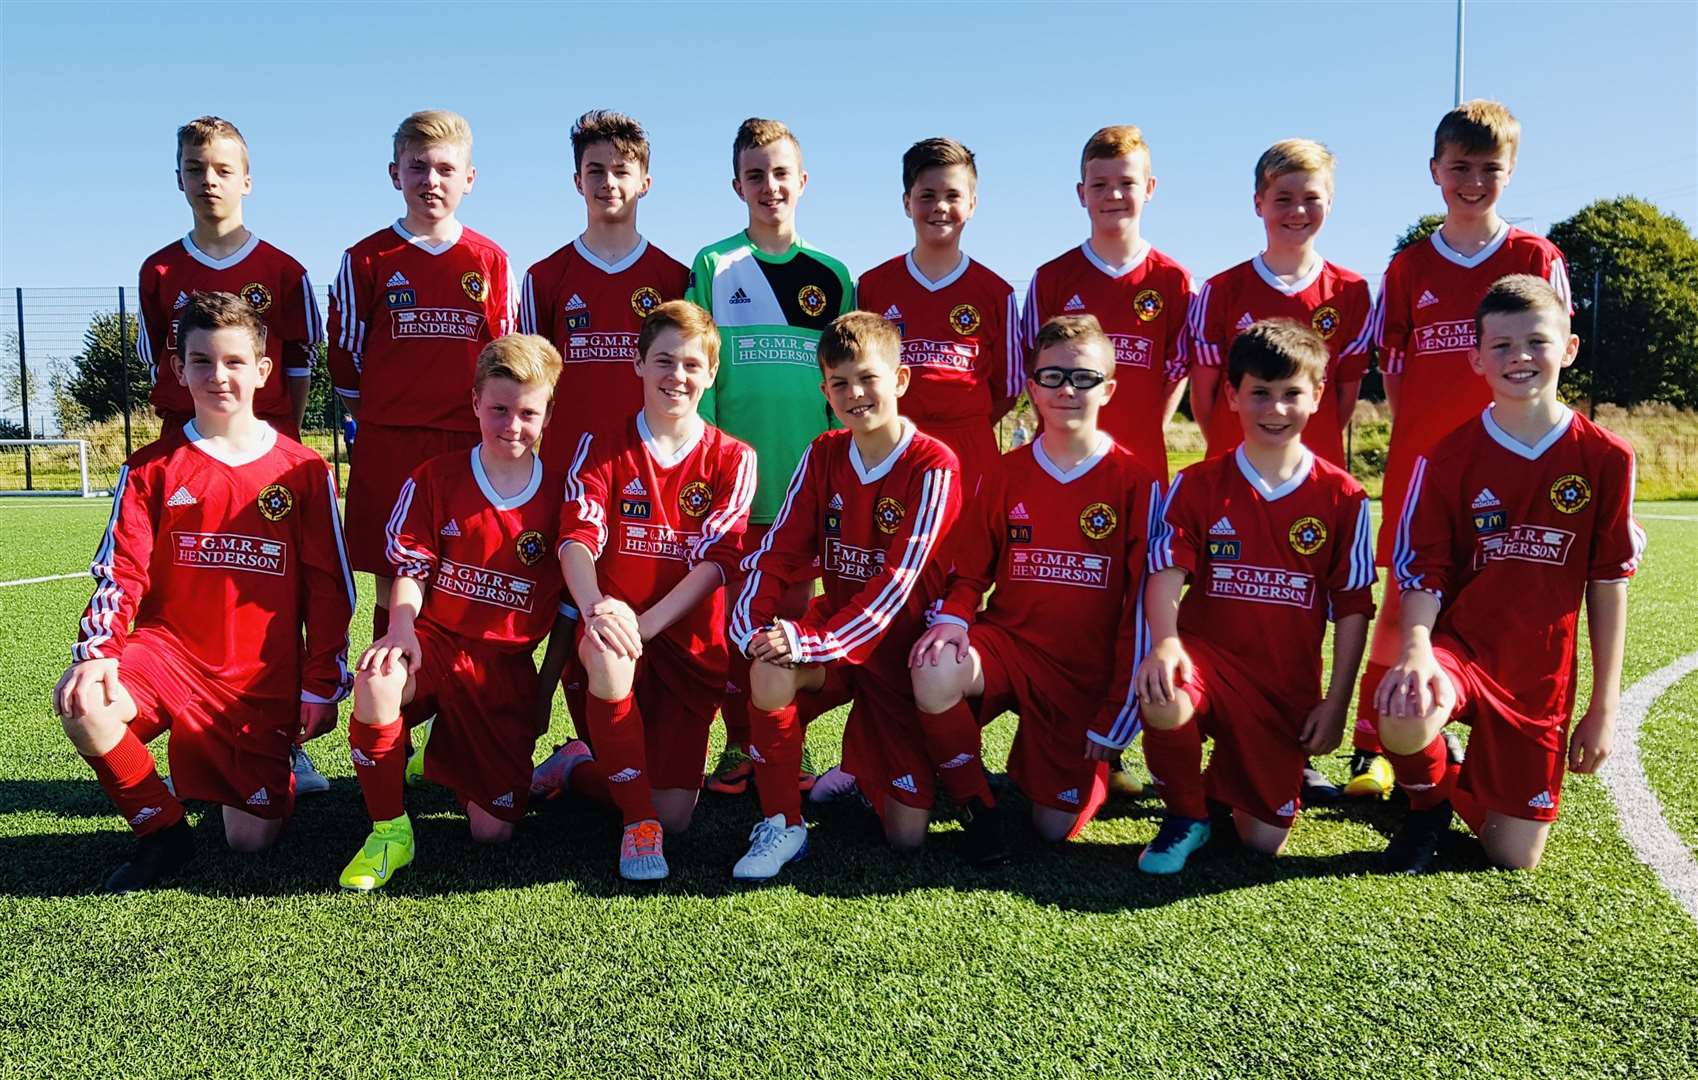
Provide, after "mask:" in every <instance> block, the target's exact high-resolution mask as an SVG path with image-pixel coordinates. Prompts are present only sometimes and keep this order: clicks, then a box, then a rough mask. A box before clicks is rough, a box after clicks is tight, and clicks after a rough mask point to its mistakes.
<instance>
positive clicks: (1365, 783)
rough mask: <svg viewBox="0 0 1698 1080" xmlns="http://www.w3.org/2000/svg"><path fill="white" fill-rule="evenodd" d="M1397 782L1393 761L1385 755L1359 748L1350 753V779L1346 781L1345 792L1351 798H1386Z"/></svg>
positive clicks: (1389, 795)
mask: <svg viewBox="0 0 1698 1080" xmlns="http://www.w3.org/2000/svg"><path fill="white" fill-rule="evenodd" d="M1396 782H1397V778H1396V777H1395V776H1393V775H1392V771H1391V762H1389V761H1387V760H1386V759H1385V756H1384V755H1382V754H1370V753H1367V752H1366V751H1362V750H1358V751H1356V752H1355V753H1353V754H1351V755H1350V779H1349V780H1348V781H1346V782H1345V785H1344V794H1345V797H1346V798H1350V799H1386V798H1390V797H1391V789H1392V785H1393V784H1395V783H1396Z"/></svg>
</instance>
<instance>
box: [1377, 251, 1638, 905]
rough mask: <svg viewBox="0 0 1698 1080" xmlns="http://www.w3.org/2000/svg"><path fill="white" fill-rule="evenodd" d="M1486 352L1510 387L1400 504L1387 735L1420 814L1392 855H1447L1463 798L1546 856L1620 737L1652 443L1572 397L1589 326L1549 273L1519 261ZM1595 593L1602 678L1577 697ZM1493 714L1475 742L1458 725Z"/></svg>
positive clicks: (1445, 444)
mask: <svg viewBox="0 0 1698 1080" xmlns="http://www.w3.org/2000/svg"><path fill="white" fill-rule="evenodd" d="M1475 320H1476V323H1475V325H1476V327H1477V332H1476V334H1475V345H1474V348H1473V352H1472V356H1473V359H1472V360H1471V362H1470V366H1471V367H1472V368H1473V371H1474V373H1475V374H1476V375H1478V376H1480V377H1481V378H1482V379H1483V381H1484V382H1485V383H1486V385H1487V386H1488V387H1489V388H1490V389H1491V393H1492V403H1491V404H1490V405H1488V406H1487V407H1486V408H1484V409H1482V410H1481V412H1480V414H1479V415H1478V416H1477V417H1476V418H1474V419H1473V420H1470V421H1469V422H1467V423H1465V424H1463V425H1462V426H1461V427H1459V428H1457V429H1456V430H1455V431H1453V432H1451V433H1450V434H1449V435H1447V436H1445V437H1444V438H1443V439H1441V440H1439V443H1438V445H1437V446H1435V447H1434V448H1433V449H1432V450H1431V451H1430V452H1429V453H1427V454H1423V455H1422V456H1420V457H1418V458H1417V459H1416V460H1415V466H1414V469H1413V471H1412V474H1411V480H1410V484H1409V495H1408V498H1407V499H1406V500H1405V501H1404V504H1403V510H1402V513H1400V514H1399V515H1398V519H1397V520H1398V525H1397V550H1396V560H1395V570H1396V574H1397V584H1398V587H1399V588H1400V589H1401V590H1402V592H1403V604H1402V626H1401V630H1402V638H1403V644H1402V657H1401V659H1400V660H1399V661H1398V662H1397V663H1396V664H1395V665H1394V666H1393V667H1392V668H1391V670H1390V671H1389V672H1387V674H1386V677H1385V679H1384V680H1383V681H1382V682H1381V683H1380V686H1379V687H1378V696H1377V700H1376V702H1375V705H1376V707H1377V708H1378V710H1379V713H1380V737H1381V738H1382V739H1383V740H1384V741H1385V746H1386V751H1387V754H1388V755H1389V756H1390V758H1391V762H1392V767H1393V768H1394V769H1395V770H1396V772H1397V782H1398V785H1399V786H1400V787H1402V788H1403V789H1404V790H1405V791H1406V792H1407V793H1408V795H1409V815H1408V818H1407V819H1406V821H1405V823H1404V826H1403V827H1402V828H1401V829H1400V830H1399V831H1398V833H1397V834H1396V835H1395V836H1394V837H1393V838H1392V841H1391V844H1390V846H1389V847H1388V848H1387V849H1386V868H1387V869H1389V870H1392V871H1395V872H1403V873H1413V872H1418V871H1420V870H1424V869H1426V868H1427V867H1428V866H1429V865H1430V864H1431V862H1432V859H1433V856H1434V852H1435V850H1436V848H1437V845H1438V842H1439V838H1440V837H1441V836H1442V835H1443V833H1444V832H1445V831H1446V830H1447V829H1448V828H1449V825H1450V816H1451V811H1452V808H1453V807H1454V809H1455V810H1456V812H1457V813H1458V814H1459V815H1460V816H1461V817H1462V819H1463V820H1464V821H1465V822H1467V823H1468V825H1469V827H1470V828H1472V829H1473V830H1474V831H1475V833H1476V834H1478V835H1479V837H1480V838H1481V841H1482V842H1483V844H1484V845H1485V849H1486V854H1487V856H1488V857H1489V858H1490V859H1491V860H1492V862H1494V863H1496V864H1497V865H1499V866H1504V867H1510V868H1517V869H1530V868H1532V867H1534V866H1536V865H1537V864H1538V862H1539V857H1540V855H1541V854H1542V853H1543V851H1544V847H1545V841H1546V839H1547V838H1548V837H1549V835H1550V827H1551V823H1552V822H1553V821H1555V820H1556V816H1557V807H1558V805H1559V803H1560V801H1561V798H1562V778H1563V771H1564V766H1565V765H1566V766H1567V768H1568V770H1569V771H1571V772H1577V773H1593V772H1596V771H1597V769H1598V767H1599V766H1600V765H1601V764H1602V763H1603V761H1604V759H1605V758H1607V757H1608V756H1609V752H1610V747H1611V743H1612V738H1613V733H1614V728H1615V717H1616V712H1617V708H1618V706H1619V703H1620V698H1621V658H1622V648H1623V642H1624V640H1625V638H1626V632H1627V579H1628V578H1629V577H1631V576H1632V575H1633V573H1634V571H1635V569H1636V568H1637V567H1638V564H1639V558H1640V556H1641V554H1642V553H1643V551H1644V547H1645V534H1644V532H1643V531H1642V530H1641V529H1640V528H1639V526H1638V524H1637V523H1635V522H1634V520H1633V479H1634V476H1633V448H1632V447H1631V446H1629V445H1628V443H1627V441H1626V440H1624V439H1622V438H1620V437H1618V436H1616V435H1613V434H1611V433H1610V432H1607V431H1605V430H1604V429H1602V428H1600V427H1598V426H1597V425H1596V424H1594V423H1592V422H1591V421H1589V420H1587V419H1586V418H1585V417H1584V416H1581V415H1579V414H1578V413H1576V412H1574V410H1572V409H1570V408H1568V406H1566V405H1564V404H1562V403H1561V402H1560V401H1559V400H1557V383H1558V380H1559V378H1560V376H1561V373H1562V369H1564V368H1566V367H1568V366H1569V365H1570V364H1572V363H1573V362H1574V358H1575V356H1576V355H1577V353H1578V352H1579V348H1580V339H1579V338H1577V337H1575V336H1574V335H1573V334H1572V333H1571V332H1570V329H1569V316H1568V300H1567V298H1566V297H1565V296H1564V295H1563V294H1562V293H1560V292H1559V291H1558V290H1556V289H1555V288H1553V287H1552V286H1551V285H1550V284H1549V283H1548V282H1547V281H1546V280H1545V279H1544V278H1543V277H1541V276H1538V275H1531V274H1514V275H1510V276H1507V277H1504V278H1501V279H1499V280H1498V281H1497V282H1496V283H1495V284H1493V285H1492V286H1491V288H1490V289H1489V290H1488V291H1487V293H1486V295H1485V297H1484V298H1483V299H1482V300H1481V301H1480V304H1479V307H1478V309H1477V311H1476V315H1475ZM1582 598H1584V600H1585V604H1586V612H1587V618H1588V628H1589V632H1590V635H1591V642H1592V697H1591V702H1590V704H1589V705H1588V707H1587V709H1586V714H1585V715H1584V716H1583V717H1582V718H1581V720H1580V723H1579V724H1578V725H1577V726H1575V727H1574V729H1573V731H1572V733H1571V732H1570V730H1569V722H1570V720H1571V719H1572V717H1573V714H1574V698H1575V670H1574V666H1575V663H1574V662H1575V639H1576V634H1577V626H1578V623H1579V617H1580V605H1581V600H1582ZM1455 720H1460V721H1462V722H1464V723H1467V724H1470V725H1472V727H1473V734H1472V736H1471V737H1470V739H1469V741H1468V756H1467V760H1466V761H1464V762H1462V763H1461V764H1460V765H1458V764H1456V763H1454V762H1451V761H1450V760H1449V759H1448V756H1447V754H1446V749H1445V740H1444V739H1443V738H1441V734H1442V732H1443V730H1444V727H1445V725H1446V724H1448V723H1450V722H1451V721H1455Z"/></svg>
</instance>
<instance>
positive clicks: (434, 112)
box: [395, 109, 472, 164]
mask: <svg viewBox="0 0 1698 1080" xmlns="http://www.w3.org/2000/svg"><path fill="white" fill-rule="evenodd" d="M437 144H443V145H447V146H460V147H464V148H465V150H466V158H467V160H470V159H471V156H472V125H471V124H469V123H467V122H466V118H465V117H464V116H461V115H460V114H459V113H457V112H449V111H448V110H447V109H420V110H419V111H418V112H416V113H414V114H413V115H411V116H409V117H407V118H406V119H405V120H403V121H401V126H400V127H398V128H396V129H395V162H396V163H397V164H399V163H400V161H401V155H402V154H403V153H405V152H406V151H407V150H408V149H410V148H412V147H417V146H434V145H437Z"/></svg>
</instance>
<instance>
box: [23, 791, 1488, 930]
mask: <svg viewBox="0 0 1698 1080" xmlns="http://www.w3.org/2000/svg"><path fill="white" fill-rule="evenodd" d="M20 789H22V790H20ZM407 805H408V811H409V813H411V814H412V816H413V820H414V833H415V836H416V838H417V842H418V853H419V854H418V859H417V861H416V862H414V863H413V865H412V866H410V867H408V868H407V870H406V871H405V872H404V873H402V874H401V875H399V876H398V877H397V878H396V879H395V881H394V882H393V883H392V884H391V885H390V886H389V887H387V888H386V889H385V890H384V891H383V893H382V894H380V895H377V896H373V897H368V898H359V897H351V896H350V897H349V898H348V901H349V902H350V903H357V902H378V903H381V902H382V900H383V896H403V897H409V898H414V899H417V898H423V897H429V896H436V895H462V894H471V893H478V892H484V891H489V890H503V889H521V888H530V887H536V886H558V887H563V888H567V889H570V890H572V891H574V892H576V893H577V894H579V895H583V896H591V897H603V898H619V897H642V896H647V895H660V896H668V897H696V898H715V897H724V896H731V895H736V894H738V893H742V892H746V891H748V890H749V888H750V887H748V886H742V885H737V884H735V883H733V882H732V881H731V866H732V864H733V863H734V862H736V860H737V859H738V858H739V857H740V856H741V855H742V854H743V852H744V851H745V850H747V845H748V832H749V830H750V829H752V828H753V827H754V825H755V823H756V821H757V820H758V817H759V814H758V810H757V805H756V802H755V800H754V799H753V798H752V797H744V798H730V799H728V798H723V797H716V796H712V795H704V796H703V802H702V805H701V806H700V807H699V808H698V810H697V814H696V822H695V824H694V825H693V827H692V828H691V829H690V830H689V831H688V832H687V833H684V834H681V835H675V836H669V837H668V838H667V857H668V861H669V862H670V864H671V866H672V877H671V878H670V879H668V880H666V881H663V882H658V883H653V884H648V885H641V886H639V885H634V884H631V883H627V882H623V881H621V880H620V879H619V877H618V875H617V873H616V871H615V858H616V854H617V851H618V844H619V826H618V820H617V818H616V817H615V816H614V815H612V814H611V813H610V812H608V811H605V810H604V809H602V808H600V807H594V806H588V805H585V804H583V803H578V802H573V801H571V800H566V801H564V802H562V803H551V804H545V805H544V806H542V807H541V808H539V809H537V810H536V811H534V812H533V813H532V814H531V815H530V816H529V817H527V819H526V820H525V822H524V823H523V825H522V826H521V828H520V831H519V833H518V835H517V836H516V837H515V839H514V841H513V843H511V844H509V845H505V846H484V845H480V844H475V843H473V842H472V840H471V838H470V837H469V835H468V834H467V829H466V825H465V820H464V818H463V816H462V815H461V814H460V813H459V811H458V809H457V808H456V806H455V804H454V801H453V798H452V797H451V796H450V795H449V793H448V792H446V791H444V790H442V789H440V788H428V789H426V790H424V791H409V792H408V796H407ZM0 807H4V808H13V809H24V808H30V807H40V808H43V809H47V810H50V811H52V812H56V813H68V814H76V815H79V816H102V815H110V814H111V813H112V812H111V810H110V808H109V807H108V806H107V805H106V802H105V798H104V796H103V795H102V793H101V792H100V790H99V788H98V786H96V785H95V784H93V783H92V782H87V781H72V780H65V781H57V782H53V781H41V782H37V781H27V782H22V783H18V782H0ZM1004 807H1005V815H1006V819H1007V825H1008V828H1007V833H1008V838H1009V843H1010V849H1011V853H1012V856H1013V859H1012V862H1011V864H1010V865H1009V866H1007V867H1005V868H1002V869H999V870H994V871H979V870H975V869H973V868H971V867H970V866H968V865H966V864H965V863H964V861H963V858H962V855H963V851H964V847H963V837H962V833H961V830H960V829H959V827H958V826H956V825H954V824H953V823H948V822H940V823H938V824H936V825H935V826H934V828H933V830H932V835H931V838H930V840H929V841H928V843H927V845H926V848H925V850H923V851H921V852H918V853H916V854H911V855H909V854H899V853H896V852H892V851H891V850H890V849H889V848H888V847H887V846H886V845H885V843H884V840H883V838H882V836H881V835H880V833H879V829H878V823H877V820H876V818H874V816H873V815H872V814H871V813H870V812H868V811H867V810H865V809H864V808H863V807H861V806H860V805H859V804H858V803H855V802H853V801H851V802H848V803H839V804H836V805H832V806H825V807H810V808H809V817H810V819H811V820H812V821H813V822H814V828H813V831H812V834H811V836H810V852H809V854H808V856H807V857H806V858H804V859H802V860H799V861H798V862H796V863H794V864H792V865H791V866H789V867H787V868H786V869H785V871H784V872H783V874H782V875H781V876H780V878H779V880H778V882H777V883H776V887H778V888H789V889H792V890H794V891H796V892H798V893H802V894H805V895H808V896H818V897H831V898H844V899H861V898H875V897H890V896H896V895H899V894H902V893H908V892H913V891H923V890H939V889H942V890H954V891H959V892H981V891H994V892H1006V893H1010V894H1013V895H1018V896H1023V897H1025V898H1027V899H1029V900H1031V901H1033V902H1036V903H1040V904H1044V905H1048V906H1053V907H1056V908H1058V909H1061V910H1065V911H1084V912H1114V911H1128V910H1139V909H1145V908H1152V907H1160V906H1162V905H1165V904H1170V903H1173V902H1175V901H1179V900H1185V899H1188V898H1191V897H1196V896H1208V895H1213V894H1217V893H1224V892H1229V891H1232V890H1235V889H1241V888H1247V887H1254V886H1259V885H1266V884H1270V883H1276V882H1280V881H1287V880H1292V879H1300V878H1315V877H1326V876H1335V877H1336V876H1354V875H1359V874H1367V873H1372V872H1373V871H1374V867H1375V862H1376V859H1377V856H1378V854H1379V850H1380V848H1379V845H1375V846H1374V847H1373V848H1372V849H1370V850H1362V851H1352V852H1345V853H1340V854H1333V855H1324V856H1312V855H1284V856H1281V857H1279V858H1277V859H1275V858H1268V857H1265V856H1261V855H1257V854H1255V853H1253V852H1248V851H1244V850H1241V849H1238V848H1237V847H1236V846H1235V845H1234V844H1233V843H1231V842H1230V841H1227V842H1224V843H1223V842H1220V841H1218V840H1217V842H1216V843H1215V844H1214V845H1211V849H1210V850H1207V851H1204V852H1202V853H1199V855H1197V856H1195V857H1194V861H1193V863H1192V865H1191V866H1190V867H1189V868H1187V870H1186V872H1185V873H1183V874H1181V875H1178V876H1177V877H1172V878H1154V877H1150V876H1149V875H1145V874H1142V873H1140V872H1139V871H1138V869H1137V867H1136V860H1137V856H1138V853H1139V852H1140V851H1141V850H1142V845H1141V844H1136V843H1124V842H1102V841H1098V840H1092V839H1091V835H1092V833H1090V832H1087V834H1086V836H1085V837H1084V838H1082V839H1080V840H1075V841H1073V842H1071V843H1068V844H1063V845H1049V844H1045V843H1043V842H1042V841H1040V840H1038V839H1037V837H1036V836H1035V835H1034V834H1033V833H1032V832H1031V830H1030V829H1029V828H1028V827H1027V824H1026V823H1027V821H1028V820H1029V815H1030V810H1029V804H1027V803H1026V802H1025V800H1023V799H1021V798H1020V797H1019V796H1018V795H1017V794H1010V795H1008V796H1007V797H1006V798H1005V799H1004ZM1159 815H1160V807H1159V804H1157V803H1156V802H1154V801H1153V800H1149V799H1146V800H1143V801H1141V802H1136V803H1132V804H1118V805H1115V806H1114V807H1113V809H1112V811H1111V813H1110V814H1109V815H1107V817H1106V820H1126V819H1133V820H1138V819H1146V820H1148V821H1149V823H1150V825H1151V826H1152V830H1151V831H1153V825H1154V823H1155V821H1156V819H1157V818H1158V817H1159ZM1305 816H1306V817H1312V818H1314V819H1316V820H1317V821H1324V820H1328V819H1332V820H1338V819H1340V818H1343V817H1350V818H1351V819H1353V820H1356V821H1358V822H1363V821H1365V822H1366V823H1367V824H1369V825H1370V826H1371V827H1372V828H1374V829H1375V830H1376V831H1377V832H1379V833H1381V834H1382V835H1384V834H1389V832H1390V831H1391V829H1392V828H1393V827H1395V824H1396V820H1397V814H1396V812H1395V811H1393V810H1391V809H1390V808H1387V807H1384V806H1373V807H1359V806H1355V805H1352V806H1348V807H1342V806H1323V807H1317V808H1315V809H1314V810H1306V811H1305ZM190 820H191V821H192V822H194V831H195V839H196V843H197V849H196V857H195V861H194V863H193V864H192V865H191V867H190V868H189V869H188V870H187V871H186V872H185V873H184V874H183V875H181V876H180V877H179V878H178V879H177V880H176V881H175V882H174V883H173V887H174V888H176V889H181V890H183V891H186V892H189V893H193V894H196V895H201V896H207V897H223V898H240V897H279V896H304V895H312V894H323V895H334V894H335V893H336V876H337V874H338V873H339V872H340V870H341V868H342V866H343V864H344V863H345V862H346V860H347V859H348V858H349V857H350V856H351V855H352V854H353V853H354V852H355V851H356V850H357V849H358V848H359V845H360V843H361V841H362V840H363V839H364V838H365V835H366V832H367V830H368V829H369V827H370V823H369V821H368V819H367V817H366V814H365V807H364V804H363V803H362V802H361V800H360V796H359V791H358V788H357V786H356V785H355V784H354V782H353V781H351V780H346V779H342V780H337V781H335V783H334V784H333V786H332V789H331V791H330V792H329V793H328V794H325V795H318V796H313V797H311V798H309V799H305V800H303V801H302V802H301V803H300V804H298V805H297V807H296V813H295V818H294V820H293V821H292V823H291V826H290V829H289V831H288V832H287V833H286V834H285V835H284V837H283V840H282V841H281V842H280V843H279V844H278V846H277V847H276V848H274V849H272V850H271V851H268V852H264V853H261V854H259V855H241V854H237V853H235V852H232V851H230V850H229V849H228V848H226V847H225V846H224V841H223V827H222V824H221V821H220V816H219V814H218V812H217V808H216V807H212V806H209V805H206V804H200V803H196V804H191V806H190ZM114 824H116V821H115V820H114ZM1301 827H1302V826H1301V825H1299V828H1301ZM132 843H133V841H132V839H131V837H130V835H129V833H128V832H127V830H126V831H120V830H118V829H116V828H114V829H110V830H102V831H100V832H95V833H64V834H57V835H52V834H48V835H43V834H35V835H24V836H7V837H0V896H11V897H64V896H78V895H86V894H90V893H93V892H95V891H96V890H97V889H98V888H99V885H100V882H101V881H102V880H103V879H104V878H105V876H106V874H107V873H108V872H109V871H110V870H111V869H112V868H113V867H114V866H116V865H117V864H118V863H119V862H122V861H123V860H124V859H125V858H126V857H127V856H128V853H129V851H130V848H131V846H132ZM1477 853H1478V845H1474V844H1472V843H1470V842H1467V841H1464V840H1463V839H1462V838H1461V837H1460V835H1457V837H1456V838H1455V840H1454V841H1453V842H1452V843H1451V844H1450V845H1449V846H1448V847H1447V849H1446V850H1445V851H1444V852H1442V853H1441V856H1440V859H1441V863H1440V865H1441V866H1442V867H1445V868H1453V869H1477V868H1483V867H1484V866H1485V862H1484V860H1483V858H1480V857H1479V856H1478V854H1477ZM769 887H771V886H769ZM757 888H758V887H757ZM115 902H121V901H115Z"/></svg>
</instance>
